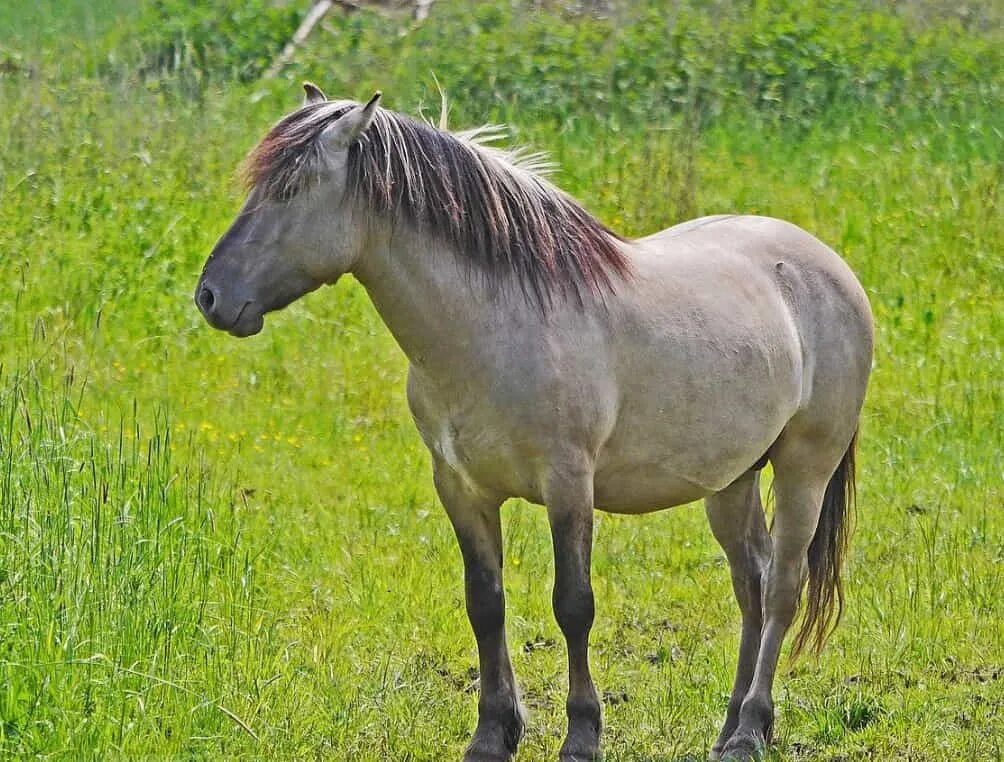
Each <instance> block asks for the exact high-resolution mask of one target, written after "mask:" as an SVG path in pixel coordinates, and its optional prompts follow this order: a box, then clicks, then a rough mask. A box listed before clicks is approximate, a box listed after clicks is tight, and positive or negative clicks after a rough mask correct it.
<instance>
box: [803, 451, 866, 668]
mask: <svg viewBox="0 0 1004 762" xmlns="http://www.w3.org/2000/svg"><path fill="white" fill-rule="evenodd" d="M857 438H858V435H857V432H855V434H854V437H853V438H852V439H851V443H850V445H849V446H848V447H847V452H845V453H844V457H843V458H842V459H841V460H840V465H838V466H837V470H836V471H834V472H833V476H832V477H830V483H829V484H828V485H826V494H825V495H824V496H823V510H822V512H821V513H820V514H819V524H818V526H817V527H816V534H815V535H814V536H813V538H812V542H811V543H810V545H809V579H808V584H807V585H806V595H805V611H804V615H803V617H802V626H801V627H800V628H799V630H798V634H797V635H796V636H795V642H794V644H793V646H792V650H791V655H792V658H795V657H797V656H798V655H799V654H800V653H801V652H802V651H803V650H804V649H805V647H806V646H809V647H810V648H811V650H812V651H814V652H815V653H819V651H821V650H822V648H823V645H825V643H826V639H827V638H828V637H829V635H830V633H831V632H833V630H834V629H835V628H836V626H837V625H838V624H839V623H840V616H841V614H842V613H843V610H844V583H843V581H842V580H841V579H840V567H841V565H842V564H843V561H844V553H845V552H846V551H847V543H848V540H849V539H850V535H851V525H852V521H851V518H852V516H851V514H852V510H853V506H854V449H855V446H856V445H857Z"/></svg>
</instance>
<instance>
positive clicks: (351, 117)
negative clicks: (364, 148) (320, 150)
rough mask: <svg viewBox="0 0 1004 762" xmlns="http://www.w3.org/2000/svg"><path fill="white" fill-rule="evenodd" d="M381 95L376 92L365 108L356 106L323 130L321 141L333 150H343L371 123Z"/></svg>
mask: <svg viewBox="0 0 1004 762" xmlns="http://www.w3.org/2000/svg"><path fill="white" fill-rule="evenodd" d="M381 95H382V93H381V92H380V91H379V90H377V91H376V92H375V93H374V94H373V97H372V98H370V99H369V101H368V102H367V103H366V105H365V106H356V107H354V108H353V109H351V110H350V111H348V112H347V113H345V114H343V115H342V116H340V117H339V118H338V119H337V120H336V121H334V122H332V123H331V124H330V125H328V126H327V127H325V128H324V132H322V133H321V139H322V140H323V141H324V143H325V145H327V146H328V147H330V148H333V149H335V150H343V151H344V150H345V149H346V148H348V147H349V146H350V145H352V142H353V141H354V140H355V139H356V138H358V137H359V136H360V135H362V134H363V132H365V131H366V128H367V127H369V126H370V125H371V124H372V123H373V117H374V116H376V108H377V103H379V102H380V96H381Z"/></svg>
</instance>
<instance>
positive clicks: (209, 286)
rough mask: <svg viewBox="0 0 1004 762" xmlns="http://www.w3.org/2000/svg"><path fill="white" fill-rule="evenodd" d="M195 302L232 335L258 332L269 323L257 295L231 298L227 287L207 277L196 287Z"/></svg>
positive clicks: (209, 320)
mask: <svg viewBox="0 0 1004 762" xmlns="http://www.w3.org/2000/svg"><path fill="white" fill-rule="evenodd" d="M195 304H196V306H198V308H199V311H200V312H201V313H202V315H203V317H205V319H206V322H207V323H209V325H211V326H212V327H213V328H216V329H218V330H221V331H226V332H227V333H229V334H230V335H231V336H236V337H238V338H244V337H245V336H254V335H255V334H256V333H258V332H259V331H261V329H262V326H264V324H265V314H264V311H263V310H262V308H261V305H259V304H258V303H257V302H256V301H255V300H253V299H228V298H227V297H226V295H225V294H224V292H223V290H222V289H221V288H220V287H219V286H217V285H216V284H214V283H213V282H212V281H210V280H209V279H207V278H205V277H203V278H201V279H200V280H199V285H198V286H196V288H195Z"/></svg>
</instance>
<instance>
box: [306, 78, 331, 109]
mask: <svg viewBox="0 0 1004 762" xmlns="http://www.w3.org/2000/svg"><path fill="white" fill-rule="evenodd" d="M327 100H328V96H326V95H325V94H324V91H323V90H322V89H321V88H319V87H318V86H317V85H315V84H314V83H313V82H304V83H303V105H304V106H312V105H314V104H315V103H325V102H327Z"/></svg>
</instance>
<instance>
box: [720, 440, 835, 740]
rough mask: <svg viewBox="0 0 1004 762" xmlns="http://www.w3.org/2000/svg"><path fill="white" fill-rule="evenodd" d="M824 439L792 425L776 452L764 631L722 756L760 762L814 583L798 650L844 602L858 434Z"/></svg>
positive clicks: (819, 639)
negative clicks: (783, 658)
mask: <svg viewBox="0 0 1004 762" xmlns="http://www.w3.org/2000/svg"><path fill="white" fill-rule="evenodd" d="M830 433H831V436H825V437H824V436H822V435H821V434H820V433H819V431H818V430H813V429H811V428H804V429H799V428H794V427H792V428H789V429H786V430H785V432H784V433H783V434H782V435H781V437H780V438H779V439H778V440H777V442H775V444H774V446H773V447H772V448H771V451H770V459H771V462H772V464H773V467H774V485H773V486H774V498H775V510H774V525H773V528H772V532H771V553H770V559H769V562H768V564H767V569H766V574H765V578H764V587H763V628H762V631H761V636H760V648H759V652H758V654H757V657H756V666H755V668H754V671H753V679H752V681H751V682H750V686H749V690H748V691H747V693H746V696H745V697H744V698H743V700H742V704H741V706H740V708H739V723H738V725H737V727H736V729H735V731H734V732H733V734H732V736H731V738H729V739H728V741H727V742H726V743H725V745H724V747H723V748H722V752H721V757H722V759H728V760H752V759H758V758H760V755H761V754H762V752H763V749H764V747H765V746H766V744H767V743H769V741H770V737H771V730H772V727H773V721H774V704H773V699H772V695H771V694H772V689H773V684H774V674H775V671H776V669H777V663H778V657H779V655H780V652H781V644H782V642H783V641H784V637H785V634H786V633H787V631H788V628H789V627H790V626H791V623H792V622H793V621H794V619H795V615H796V613H797V610H798V603H799V598H800V597H801V593H802V589H803V586H804V583H805V580H806V571H807V570H808V578H809V582H810V590H809V600H808V605H807V607H806V620H805V622H804V623H803V626H802V629H801V631H800V632H799V636H798V638H797V640H796V645H795V650H796V652H797V651H798V649H799V648H800V647H801V646H802V645H804V644H805V643H806V642H808V641H809V640H812V639H813V636H814V640H815V645H816V646H817V647H818V646H820V645H821V644H822V639H823V636H824V635H825V631H826V627H827V625H828V623H829V621H830V618H831V616H830V615H831V613H832V610H833V604H834V603H836V602H838V601H839V599H840V589H839V578H838V572H839V566H840V561H841V555H842V551H843V544H844V540H845V537H846V534H845V533H846V527H847V523H846V522H845V520H844V519H845V518H846V517H845V512H846V509H847V507H848V506H847V502H848V494H847V490H848V486H849V484H850V483H852V481H853V452H854V442H853V434H852V433H847V434H846V437H843V436H840V435H839V434H838V435H837V436H832V433H833V432H830Z"/></svg>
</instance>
